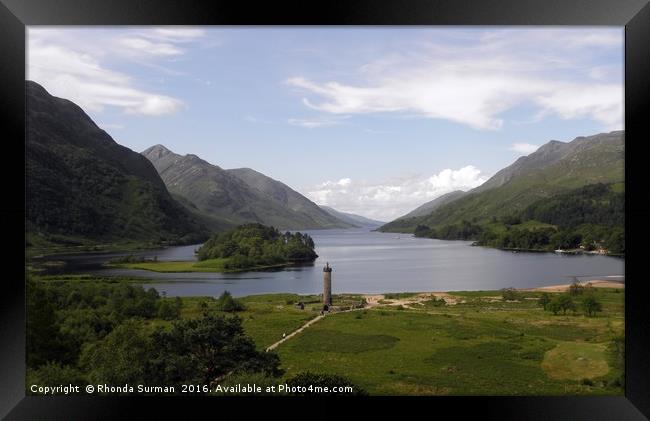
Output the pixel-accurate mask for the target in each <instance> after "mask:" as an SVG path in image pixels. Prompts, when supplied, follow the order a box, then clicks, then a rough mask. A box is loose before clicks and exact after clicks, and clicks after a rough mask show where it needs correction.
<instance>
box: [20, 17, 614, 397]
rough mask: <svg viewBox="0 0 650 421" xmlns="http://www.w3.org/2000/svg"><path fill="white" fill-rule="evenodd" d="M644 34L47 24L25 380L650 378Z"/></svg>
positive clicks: (524, 387)
mask: <svg viewBox="0 0 650 421" xmlns="http://www.w3.org/2000/svg"><path fill="white" fill-rule="evenodd" d="M624 35H625V33H624V28H623V27H615V26H598V27H589V26H580V27H578V26H576V27H571V26H564V27H558V26H529V27H520V26H516V27H515V26H489V27H488V26H453V27H452V26H414V27H398V26H395V27H392V26H370V27H355V26H350V27H340V26H332V27H324V26H323V27H319V26H313V27H307V26H300V27H273V26H267V27H261V26H260V27H255V26H250V27H233V26H101V27H83V26H30V27H27V32H26V40H27V42H26V80H25V95H26V102H25V106H26V148H25V165H26V168H25V170H26V222H25V223H26V226H25V232H26V248H25V255H26V261H25V278H26V279H25V282H26V318H27V324H26V331H27V337H26V346H27V348H26V365H27V370H26V373H25V375H26V381H25V388H26V390H25V393H26V394H27V395H70V394H79V395H84V396H88V395H94V396H106V395H116V396H122V395H129V396H131V395H156V396H178V395H193V396H195V395H200V396H204V397H208V396H221V397H227V396H242V395H243V396H252V395H269V396H299V395H320V396H323V395H371V396H382V395H383V396H387V395H388V396H390V395H408V396H411V395H414V396H425V395H465V396H466V395H490V396H494V395H508V396H511V395H518V396H549V395H557V396H575V395H598V396H603V395H616V396H623V395H624V391H625V375H624V373H625V366H624V353H625V349H624V344H625V335H624V332H625V317H624V313H625V312H624V302H625V271H624V267H625V208H624V203H625V177H624V145H625V131H624V109H623V104H624Z"/></svg>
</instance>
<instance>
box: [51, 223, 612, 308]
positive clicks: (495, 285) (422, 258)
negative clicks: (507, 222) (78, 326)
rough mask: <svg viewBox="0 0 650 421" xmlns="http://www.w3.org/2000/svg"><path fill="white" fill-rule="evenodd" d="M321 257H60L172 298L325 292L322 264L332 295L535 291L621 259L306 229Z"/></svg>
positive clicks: (177, 253) (596, 273)
mask: <svg viewBox="0 0 650 421" xmlns="http://www.w3.org/2000/svg"><path fill="white" fill-rule="evenodd" d="M309 234H310V235H311V236H312V238H313V239H314V242H315V243H316V253H318V255H319V258H318V259H317V260H316V261H315V262H314V264H313V265H306V266H301V267H291V268H284V269H280V270H275V271H258V272H245V273H237V274H218V273H156V272H149V271H141V270H131V269H106V268H101V264H102V263H103V262H105V261H107V260H108V259H110V258H112V257H114V256H116V255H117V254H85V255H81V256H74V257H73V256H57V257H56V259H59V260H64V261H66V262H67V267H66V271H75V272H83V273H92V274H101V275H115V276H133V277H145V278H150V279H155V280H156V281H157V282H155V283H147V284H144V286H145V288H150V287H154V288H156V289H157V290H158V291H159V292H163V291H164V292H166V294H167V295H168V296H176V295H178V296H216V295H219V294H221V293H222V292H223V291H224V290H228V291H230V292H231V293H232V294H233V295H235V296H242V295H250V294H262V293H273V292H293V293H299V294H309V293H320V292H322V278H323V272H322V267H323V266H324V265H325V262H330V265H331V266H333V272H332V289H333V291H334V292H335V293H342V292H348V293H383V292H406V291H447V290H481V289H500V288H505V287H515V288H530V287H537V286H544V285H554V284H559V283H566V282H570V281H571V278H570V277H572V276H577V277H580V279H581V280H584V279H590V278H600V279H602V278H603V277H605V276H611V277H614V278H613V279H617V278H618V279H620V277H621V276H622V275H623V274H624V260H623V259H621V258H615V257H607V256H596V255H578V256H566V255H558V254H554V253H521V252H520V253H513V252H509V251H502V250H495V249H488V248H483V247H472V246H471V245H470V244H471V242H469V241H443V240H431V239H426V238H414V237H411V236H410V235H403V234H388V233H379V232H371V231H369V230H367V229H347V230H319V231H309ZM198 246H199V245H193V246H184V247H171V248H168V249H164V250H152V251H147V252H141V253H139V254H141V255H145V256H148V257H153V256H157V257H158V260H190V259H194V250H195V249H196V248H198Z"/></svg>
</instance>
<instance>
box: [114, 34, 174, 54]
mask: <svg viewBox="0 0 650 421" xmlns="http://www.w3.org/2000/svg"><path fill="white" fill-rule="evenodd" d="M118 42H119V43H120V44H121V45H122V46H124V47H126V48H128V49H131V50H134V52H137V53H140V54H151V55H154V56H176V55H179V54H182V53H183V50H181V49H180V48H178V47H176V46H174V45H173V44H169V43H166V42H151V41H149V40H148V39H146V38H137V37H124V38H120V39H119V41H118Z"/></svg>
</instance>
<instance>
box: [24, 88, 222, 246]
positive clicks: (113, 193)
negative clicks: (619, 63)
mask: <svg viewBox="0 0 650 421" xmlns="http://www.w3.org/2000/svg"><path fill="white" fill-rule="evenodd" d="M26 104H27V107H26V108H27V141H26V148H25V149H26V150H25V158H26V182H27V186H26V187H27V212H26V213H27V215H26V216H27V230H28V241H29V242H30V243H31V242H32V241H36V242H38V241H41V240H45V241H50V242H65V243H67V244H70V245H74V244H81V243H86V242H88V241H94V242H124V241H145V242H155V243H187V242H198V241H200V240H201V239H205V238H207V236H208V235H209V232H208V231H209V230H208V228H207V227H206V226H205V224H203V222H202V221H201V220H200V219H199V218H196V217H195V216H194V215H192V214H191V213H190V212H188V211H187V210H186V209H185V208H184V207H183V206H181V205H180V204H178V203H177V202H176V201H175V200H174V199H173V198H172V196H171V195H170V194H169V192H168V191H167V189H166V187H165V184H164V183H163V181H162V180H161V179H160V177H159V176H158V173H157V172H156V170H155V168H154V167H153V166H152V165H151V163H150V162H149V161H148V160H147V159H145V158H144V157H142V156H141V155H140V154H138V153H136V152H133V151H132V150H130V149H128V148H126V147H124V146H121V145H119V144H118V143H116V142H115V141H114V140H113V139H112V138H111V137H110V136H109V135H108V134H107V133H106V132H105V131H104V130H102V129H100V128H99V127H98V126H97V125H96V124H95V123H94V122H93V121H92V119H91V118H90V117H89V116H88V115H87V114H86V113H85V112H84V111H83V110H82V109H81V108H80V107H79V106H77V105H76V104H74V103H73V102H71V101H68V100H66V99H62V98H57V97H54V96H52V95H50V94H49V93H48V92H47V91H46V90H45V89H44V88H43V87H42V86H40V85H39V84H37V83H35V82H32V81H26ZM39 238H40V239H41V240H39Z"/></svg>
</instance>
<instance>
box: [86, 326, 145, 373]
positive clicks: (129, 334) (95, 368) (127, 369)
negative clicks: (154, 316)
mask: <svg viewBox="0 0 650 421" xmlns="http://www.w3.org/2000/svg"><path fill="white" fill-rule="evenodd" d="M153 351H154V350H153V348H152V346H151V340H150V338H149V337H148V335H147V334H146V332H145V331H144V330H143V328H142V325H141V323H140V322H139V321H137V320H126V321H125V322H124V323H122V324H121V325H119V326H117V327H116V328H115V329H114V330H113V331H112V332H111V333H109V334H108V335H106V337H105V338H104V339H103V340H102V341H100V342H98V343H94V344H91V345H89V346H87V347H86V348H85V349H84V350H83V352H82V354H81V358H80V365H81V366H82V367H85V368H86V369H87V370H89V374H88V378H89V380H90V381H92V382H93V383H106V384H109V385H110V384H112V385H118V384H125V383H142V382H145V381H146V378H147V373H148V369H147V364H148V360H149V357H150V355H151V354H152V353H153Z"/></svg>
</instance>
